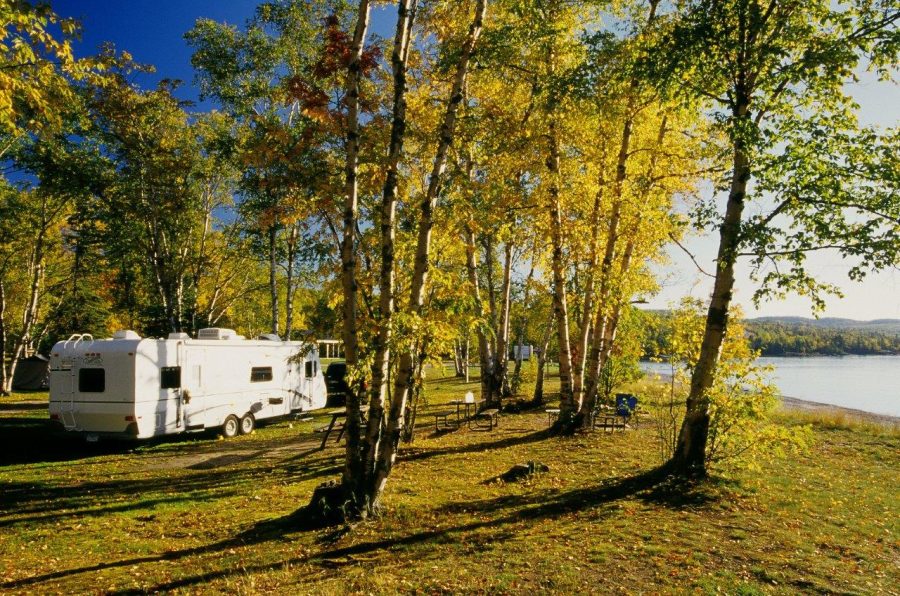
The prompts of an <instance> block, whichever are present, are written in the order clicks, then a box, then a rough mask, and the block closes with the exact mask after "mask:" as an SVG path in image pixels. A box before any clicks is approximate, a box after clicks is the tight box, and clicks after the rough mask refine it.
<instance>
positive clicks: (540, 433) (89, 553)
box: [0, 379, 900, 593]
mask: <svg viewBox="0 0 900 596" xmlns="http://www.w3.org/2000/svg"><path fill="white" fill-rule="evenodd" d="M473 381H474V382H473V383H471V384H469V385H465V384H463V383H462V382H461V381H459V380H456V379H443V380H435V381H430V382H429V383H428V396H429V404H428V407H427V408H425V409H424V410H422V411H421V412H420V414H419V418H418V419H419V424H420V426H419V428H418V430H417V436H416V438H415V442H414V443H413V444H412V445H410V446H406V447H404V448H403V450H402V451H401V457H400V464H399V466H398V468H397V470H396V472H397V474H396V477H395V478H394V479H393V481H392V482H391V483H390V485H389V488H388V492H387V495H386V503H387V506H388V511H387V515H385V516H384V517H383V518H381V519H378V520H375V521H371V522H367V523H363V524H360V525H357V526H355V527H354V528H353V529H352V530H350V531H344V529H336V530H303V529H302V528H300V526H299V525H298V519H297V516H296V515H294V512H295V511H296V510H297V509H298V508H299V507H301V506H302V505H305V504H306V502H307V500H308V499H309V495H310V494H311V493H312V490H313V488H314V487H315V486H316V485H317V484H319V483H320V482H322V481H324V480H327V479H331V478H336V477H337V476H338V474H339V471H340V465H341V458H342V456H343V449H342V446H341V447H338V446H335V444H334V442H329V444H328V446H327V447H326V449H324V450H319V449H318V445H317V443H318V442H319V441H320V439H319V436H318V435H317V434H315V433H314V432H313V429H314V428H316V427H318V426H321V425H322V424H323V421H325V418H326V417H327V416H329V413H328V411H327V410H326V411H323V412H322V413H319V414H317V415H316V416H315V417H314V419H313V420H311V421H307V422H303V423H296V422H295V423H289V422H286V421H285V422H279V423H277V424H273V425H270V426H265V427H262V428H259V429H258V430H257V431H256V432H255V433H254V434H252V435H248V436H243V437H239V438H237V439H234V440H230V441H220V440H217V438H216V436H215V435H212V434H206V435H189V436H182V437H177V438H174V439H168V440H165V441H154V442H152V443H149V444H141V445H131V446H128V445H127V444H126V445H124V446H123V445H121V444H109V443H107V444H103V443H101V444H99V445H94V446H88V445H84V444H83V443H81V442H77V441H72V440H70V439H55V438H54V437H52V436H51V435H49V434H48V430H47V429H48V425H47V424H46V418H47V412H46V411H45V410H43V409H41V408H33V409H28V410H16V411H8V410H0V433H2V437H3V438H2V450H3V451H2V454H0V460H2V465H0V489H2V490H0V495H2V496H0V526H2V528H3V533H2V535H0V569H2V574H3V575H2V577H0V589H2V590H3V591H4V592H12V593H31V592H35V591H39V592H50V591H64V592H68V593H75V592H96V591H123V590H141V591H165V590H184V591H191V592H194V591H200V592H207V591H208V592H221V591H240V592H243V593H261V592H269V591H280V592H290V593H296V592H303V593H313V592H315V593H322V592H325V593H331V592H340V591H345V590H354V591H366V592H374V593H395V592H398V591H400V592H407V591H408V592H412V591H415V590H418V591H425V592H433V591H448V592H449V591H501V592H520V591H536V590H544V591H551V592H573V591H581V592H636V591H672V590H689V589H692V588H693V589H699V590H700V591H702V592H713V591H715V590H716V588H721V589H724V590H726V591H728V592H731V593H764V592H770V591H771V592H785V591H787V592H794V591H798V590H799V591H839V592H863V593H879V592H880V593H890V591H891V590H894V589H895V588H896V586H897V585H900V573H898V568H897V565H896V561H897V560H898V557H900V544H898V532H900V528H898V522H897V520H898V519H900V503H898V495H897V493H896V486H897V485H898V484H900V455H898V454H900V437H898V434H897V433H896V432H895V431H892V430H884V431H879V430H878V429H877V428H874V427H871V426H859V427H857V426H854V425H852V424H850V425H846V424H835V423H834V422H835V421H834V420H831V421H829V420H823V421H821V423H819V422H817V421H816V420H815V419H814V418H812V417H811V416H809V415H808V414H807V415H806V420H807V421H811V422H813V423H814V444H813V446H812V448H811V450H810V452H809V453H808V454H806V455H805V456H803V457H801V458H799V459H795V460H792V461H777V460H774V461H766V462H761V464H762V473H759V474H753V475H747V476H739V477H736V478H731V479H719V480H717V481H714V482H710V483H708V484H706V485H704V486H702V487H700V488H697V489H695V490H690V491H687V492H686V493H683V494H681V493H678V492H674V491H669V490H667V487H666V486H664V485H663V486H660V485H657V484H654V483H653V481H652V480H648V479H647V477H646V476H642V474H643V473H645V472H647V471H648V470H651V469H652V468H653V467H654V466H655V465H656V464H657V463H658V462H657V461H656V460H655V458H654V455H653V454H654V453H656V450H655V448H654V446H653V443H652V441H653V437H652V432H651V430H650V429H649V428H648V427H646V426H644V427H641V428H638V429H637V430H635V431H628V432H625V433H615V434H607V433H600V432H595V433H592V434H588V435H581V436H576V437H575V438H567V439H557V438H548V437H547V435H546V429H547V422H546V414H545V412H544V409H543V408H539V409H535V410H532V411H530V412H527V413H523V414H509V415H504V418H503V422H502V424H501V426H500V427H499V428H497V429H494V431H493V432H491V433H488V432H483V431H479V430H471V431H470V430H468V429H466V428H465V427H463V428H461V429H459V430H457V431H454V432H450V433H440V434H434V433H433V417H430V416H427V414H426V415H423V414H422V412H425V413H427V412H429V411H431V410H432V409H433V410H434V411H438V410H442V409H446V408H447V406H446V403H447V402H449V401H450V400H451V399H455V398H458V397H459V396H460V395H463V394H464V393H465V391H467V390H477V389H476V387H477V385H476V384H477V379H474V380H473ZM32 397H35V396H32ZM17 398H21V396H17ZM32 401H34V400H32ZM792 420H793V419H792V418H791V417H790V415H785V418H784V420H783V423H785V424H792V423H794V422H793V421H792ZM529 460H535V461H540V462H543V463H545V464H547V465H548V466H549V468H550V471H549V472H547V473H543V474H537V475H535V476H533V477H531V478H530V479H528V480H527V481H525V482H521V483H510V484H504V483H502V482H499V481H492V479H493V478H495V477H496V476H498V475H499V474H502V473H503V472H504V471H506V470H508V469H509V468H510V466H512V465H514V464H516V463H520V462H525V461H529ZM376 563H377V564H378V565H379V569H380V571H379V573H378V574H377V575H373V574H372V573H370V570H371V569H373V567H374V565H375V564H376Z"/></svg>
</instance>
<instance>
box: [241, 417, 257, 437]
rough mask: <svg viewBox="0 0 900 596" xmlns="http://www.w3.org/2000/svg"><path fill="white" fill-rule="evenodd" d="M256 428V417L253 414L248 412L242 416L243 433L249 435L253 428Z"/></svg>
mask: <svg viewBox="0 0 900 596" xmlns="http://www.w3.org/2000/svg"><path fill="white" fill-rule="evenodd" d="M255 428H256V418H254V417H253V414H251V413H250V412H247V413H246V414H244V415H243V416H241V434H242V435H249V434H250V433H252V432H253V429H255Z"/></svg>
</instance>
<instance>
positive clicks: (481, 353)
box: [465, 224, 494, 403]
mask: <svg viewBox="0 0 900 596" xmlns="http://www.w3.org/2000/svg"><path fill="white" fill-rule="evenodd" d="M465 228H466V271H467V272H468V275H469V285H471V286H472V295H473V298H474V303H475V316H476V317H478V318H479V319H480V320H482V324H480V325H478V328H477V329H476V333H477V335H478V357H479V361H480V364H481V377H480V378H481V399H482V400H483V401H484V403H490V402H491V401H492V400H493V392H494V390H493V380H494V373H493V367H494V356H493V353H492V351H491V343H490V339H489V338H488V334H487V331H486V330H485V323H484V306H483V305H482V303H481V291H480V289H479V285H478V262H477V261H476V257H475V232H474V231H473V230H472V227H471V226H470V225H468V224H466V226H465Z"/></svg>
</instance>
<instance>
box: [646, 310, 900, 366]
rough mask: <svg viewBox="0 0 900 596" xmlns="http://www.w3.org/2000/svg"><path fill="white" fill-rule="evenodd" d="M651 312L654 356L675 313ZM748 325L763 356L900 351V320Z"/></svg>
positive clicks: (766, 320) (758, 321)
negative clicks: (672, 314)
mask: <svg viewBox="0 0 900 596" xmlns="http://www.w3.org/2000/svg"><path fill="white" fill-rule="evenodd" d="M647 314H648V331H647V342H648V343H647V347H646V350H645V351H646V353H647V355H652V354H653V353H659V352H656V350H661V346H665V345H666V343H665V341H666V337H667V336H668V333H669V332H670V331H669V326H670V325H669V322H670V316H671V315H670V313H669V312H668V311H647ZM745 326H746V329H747V335H748V337H749V339H750V343H751V345H752V346H753V349H755V350H759V351H760V352H761V353H762V355H763V356H800V355H821V356H840V355H845V354H855V355H873V354H900V319H877V320H873V321H857V320H854V319H841V318H823V319H812V318H806V317H758V318H754V319H748V320H747V321H746V322H745ZM662 351H663V352H664V350H662Z"/></svg>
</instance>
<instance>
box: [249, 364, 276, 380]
mask: <svg viewBox="0 0 900 596" xmlns="http://www.w3.org/2000/svg"><path fill="white" fill-rule="evenodd" d="M271 380H272V367H271V366H254V367H253V368H251V369H250V382H251V383H262V382H264V381H271Z"/></svg>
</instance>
